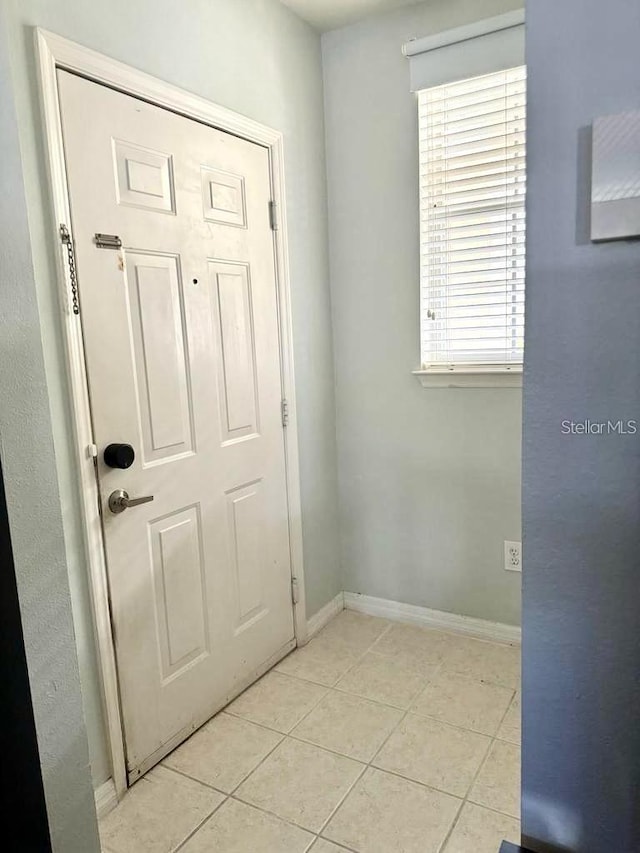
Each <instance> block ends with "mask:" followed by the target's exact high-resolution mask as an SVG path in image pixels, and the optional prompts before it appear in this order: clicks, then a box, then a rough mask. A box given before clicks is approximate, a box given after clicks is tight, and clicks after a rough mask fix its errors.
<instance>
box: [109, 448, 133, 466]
mask: <svg viewBox="0 0 640 853" xmlns="http://www.w3.org/2000/svg"><path fill="white" fill-rule="evenodd" d="M102 458H103V459H104V464H105V465H108V466H109V468H130V467H131V466H132V465H133V460H134V459H135V458H136V454H135V451H134V449H133V447H131V445H130V444H109V445H107V447H105V449H104V453H103V455H102Z"/></svg>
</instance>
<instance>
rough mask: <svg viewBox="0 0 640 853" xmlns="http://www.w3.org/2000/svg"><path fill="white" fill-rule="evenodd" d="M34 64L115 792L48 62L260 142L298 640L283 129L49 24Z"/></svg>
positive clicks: (106, 656)
mask: <svg viewBox="0 0 640 853" xmlns="http://www.w3.org/2000/svg"><path fill="white" fill-rule="evenodd" d="M34 34H35V42H36V54H37V61H38V67H39V74H38V77H39V84H40V96H41V97H40V101H41V110H42V120H43V123H44V131H45V139H46V156H47V165H48V172H49V182H50V188H51V198H52V205H51V221H50V224H51V236H52V239H53V240H54V242H55V245H56V246H58V251H57V273H58V274H57V279H58V286H59V295H60V300H61V310H62V316H63V326H64V344H65V363H66V368H67V377H68V381H69V387H70V397H71V406H72V419H73V422H74V429H75V436H74V438H75V445H76V460H77V469H78V486H79V488H80V494H81V506H82V521H83V527H84V532H85V546H86V559H87V565H88V568H89V580H90V589H91V599H92V609H93V617H94V623H95V630H96V643H97V654H98V663H99V667H100V675H101V681H102V688H103V699H104V707H105V716H106V723H107V735H108V741H109V748H110V755H111V766H112V773H113V781H114V783H115V787H116V792H117V795H118V797H121V796H122V794H123V793H124V792H125V791H126V789H127V773H126V765H125V746H124V735H123V728H122V716H121V710H120V692H119V687H118V679H117V668H116V656H115V647H114V639H113V633H112V627H111V614H110V608H109V590H108V582H107V573H106V563H105V557H104V543H103V536H102V525H101V523H100V517H99V514H98V487H97V482H96V478H95V473H94V460H93V456H92V454H91V448H92V447H93V444H94V442H93V430H92V426H91V414H90V408H89V392H88V384H87V374H86V365H85V360H84V344H83V337H82V327H81V324H80V321H79V318H78V316H77V315H75V314H74V313H73V310H72V305H71V301H70V293H71V290H70V282H69V280H68V273H67V266H66V264H65V262H64V255H63V252H62V248H63V246H62V245H61V244H60V239H59V233H58V229H59V227H60V224H61V223H65V224H66V225H67V226H68V227H70V225H71V213H70V201H69V194H68V190H67V179H66V166H65V159H64V149H63V143H62V122H61V115H60V102H59V97H58V81H57V75H56V69H58V68H62V69H65V70H67V71H73V72H76V73H77V74H81V75H82V76H83V77H86V78H87V79H89V80H92V81H94V82H96V83H101V84H103V85H106V86H109V87H111V88H113V89H117V90H119V91H121V92H123V93H125V94H128V95H133V96H134V97H137V98H141V99H143V100H145V101H149V102H150V103H152V104H155V105H157V106H159V107H164V108H165V109H168V110H171V111H172V112H175V113H178V114H180V115H183V116H185V117H186V118H191V119H195V120H196V121H199V122H202V123H204V124H207V125H210V126H211V127H215V128H217V129H218V130H222V131H225V132H227V133H231V134H233V135H235V136H239V137H242V138H243V139H246V140H248V141H249V142H255V143H257V144H258V145H262V146H263V147H265V148H267V150H268V152H269V167H270V178H271V193H272V199H273V201H274V202H275V203H276V205H277V209H278V223H277V224H278V227H277V229H275V230H274V231H273V232H272V233H273V239H274V251H275V264H276V279H277V297H278V321H279V334H280V363H281V382H282V396H283V399H285V400H286V401H287V403H288V416H289V417H288V424H287V427H286V428H285V429H284V446H285V461H286V480H287V502H288V512H289V549H290V555H291V573H292V577H294V578H296V580H297V585H298V591H299V595H298V601H297V603H295V604H293V615H294V626H295V637H296V643H297V645H298V646H301V645H304V643H305V642H306V640H307V620H306V606H305V594H304V566H303V550H302V518H301V501H300V473H299V452H298V431H297V417H296V397H295V384H294V367H293V327H292V316H291V293H290V277H289V250H288V238H287V233H288V232H287V211H286V204H285V183H284V153H283V138H282V133H280V132H279V131H277V130H273V129H272V128H270V127H267V126H265V125H263V124H259V123H258V122H255V121H253V120H252V119H250V118H247V117H246V116H243V115H241V114H239V113H236V112H233V111H232V110H228V109H226V108H225V107H221V106H218V105H217V104H214V103H212V102H211V101H207V100H206V99H204V98H201V97H199V96H198V95H194V94H192V93H191V92H187V91H185V90H184V89H180V88H178V87H176V86H173V85H171V84H170V83H165V82H163V81H162V80H158V79H157V78H155V77H152V76H150V75H149V74H146V73H144V72H142V71H138V70H137V69H135V68H131V67H130V66H128V65H125V64H124V63H122V62H118V61H117V60H114V59H110V58H109V57H107V56H104V55H103V54H101V53H97V52H96V51H94V50H91V49H89V48H86V47H83V46H82V45H79V44H77V43H75V42H72V41H69V40H68V39H65V38H62V37H61V36H58V35H55V33H51V32H48V31H47V30H43V29H41V28H40V27H35V28H34Z"/></svg>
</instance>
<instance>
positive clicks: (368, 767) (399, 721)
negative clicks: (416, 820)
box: [320, 622, 440, 837]
mask: <svg viewBox="0 0 640 853" xmlns="http://www.w3.org/2000/svg"><path fill="white" fill-rule="evenodd" d="M392 626H393V623H392V622H390V623H389V625H387V628H386V629H385V630H384V631H383V632H382V633H381V634H380V636H379V637H377V638H376V639H375V640H374V642H373V643H372V644H371V645H370V646H369V648H368V649H367V652H365V653H364V654H363V655H362V657H364V655H365V654H367V653H368V652H370V651H371V650H372V649H373V648H374V647H375V646H376V645H377V644H378V643H379V642H380V640H381V639H382V637H384V635H385V634H387V633H388V632H389V631H390V630H391V628H392ZM439 670H440V664H438V665H437V666H436V669H435V672H434V675H435V674H436V673H437V672H438V671H439ZM348 671H349V670H347V672H348ZM346 674H347V673H346V672H345V673H344V675H346ZM344 675H343V676H341V677H344ZM432 677H433V676H432ZM428 683H429V680H427V681H426V683H425V685H424V687H423V688H422V689H424V688H425V687H426V686H427V685H428ZM334 689H335V688H334ZM343 692H346V691H343ZM420 692H421V691H417V692H416V694H415V696H414V697H413V699H412V700H411V702H410V703H409V707H408V708H406V709H403V708H395V710H398V711H403V712H404V713H403V714H402V716H401V717H400V719H399V720H398V722H397V723H396V725H395V726H393V728H392V729H391V731H390V732H389V734H388V735H387V736H386V737H385V738H384V740H383V741H382V743H381V744H380V746H379V748H378V749H376V750H375V752H374V753H373V755H372V756H371V758H370V759H369V761H368V762H367V763H366V764H365V766H364V768H363V770H362V773H360V775H359V776H358V778H357V779H356V781H355V782H354V783H353V785H352V786H351V787H350V788H349V790H348V791H347V793H346V794H345V796H344V797H343V798H342V799H341V800H340V802H339V803H338V804H337V806H336V807H335V809H334V810H333V811H332V812H331V814H330V815H329V817H328V818H327V820H326V821H325V822H324V824H323V826H322V828H321V829H320V837H324V836H322V833H323V832H324V831H325V829H326V828H327V826H328V825H329V823H330V822H331V821H332V819H333V818H334V816H335V815H336V814H337V812H338V810H339V809H340V808H341V806H342V805H343V804H344V802H345V800H346V799H347V797H348V795H349V794H350V793H351V791H352V790H353V789H354V787H355V786H356V784H357V783H358V782H359V781H360V780H361V779H362V777H363V776H364V774H365V773H366V772H367V770H368V769H370V768H371V769H373V770H378V769H379V768H377V767H375V765H373V762H374V761H375V759H376V758H377V756H378V755H379V754H380V751H381V750H382V749H383V748H384V747H385V745H386V744H387V742H388V741H389V739H390V738H391V737H392V736H393V735H394V734H395V733H396V731H397V730H398V729H399V727H400V726H401V725H402V723H403V721H404V720H405V719H406V716H407V714H408V713H409V708H410V707H411V705H412V704H413V702H414V701H415V699H416V698H417V696H418V695H419V693H420ZM351 695H353V694H351ZM356 695H357V694H356ZM361 698H366V697H361ZM379 704H383V703H379ZM386 707H394V706H386ZM401 778H404V777H401ZM407 781H411V780H407ZM423 787H426V786H423Z"/></svg>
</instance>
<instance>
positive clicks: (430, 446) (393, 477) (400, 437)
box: [322, 0, 522, 624]
mask: <svg viewBox="0 0 640 853" xmlns="http://www.w3.org/2000/svg"><path fill="white" fill-rule="evenodd" d="M521 5H522V3H521V2H520V0H482V2H477V0H431V2H428V3H422V4H420V5H417V6H413V7H409V8H406V9H401V10H399V11H398V12H395V13H392V14H388V15H383V16H380V17H376V18H372V19H370V20H368V21H364V22H362V23H359V24H354V25H352V26H350V27H345V28H344V29H341V30H336V31H334V32H331V33H328V34H326V35H325V36H323V39H322V48H323V61H324V77H325V125H326V135H327V161H328V193H329V229H330V263H331V301H332V308H333V335H334V353H335V363H336V395H337V396H336V403H337V433H338V447H339V466H338V470H339V485H340V513H341V559H342V566H343V573H344V585H345V589H346V590H349V591H352V592H360V593H365V594H367V595H373V596H380V597H382V598H389V599H395V600H398V601H403V602H408V603H410V604H416V605H423V606H426V607H432V608H437V609H440V610H446V611H451V612H453V613H461V614H466V615H469V616H476V617H480V618H484V619H490V620H495V621H498V622H507V623H513V624H518V623H519V620H520V576H519V575H517V574H513V573H509V572H505V571H504V568H503V565H504V561H503V541H504V540H505V539H509V540H519V539H520V444H521V398H522V394H521V391H520V390H519V389H504V388H498V389H457V390H454V389H448V388H447V389H428V390H427V389H424V388H423V387H422V386H421V385H420V383H419V382H418V379H417V378H416V377H415V376H412V375H411V371H412V370H414V369H415V368H417V367H419V360H420V359H419V353H420V345H419V315H418V306H419V293H418V287H419V268H418V264H419V246H418V150H417V144H418V143H417V139H418V134H417V106H416V99H415V96H414V95H412V94H411V93H410V92H409V69H408V62H407V60H406V59H405V58H404V57H403V56H402V55H401V52H400V49H401V46H402V44H403V43H404V42H405V41H407V39H408V38H411V37H420V36H425V35H429V34H430V33H436V32H440V31H442V30H446V29H449V28H451V27H455V26H459V25H462V24H465V23H469V22H471V21H474V20H478V19H481V18H486V17H490V16H491V15H496V14H500V13H501V12H505V11H508V10H510V9H514V8H519V7H521Z"/></svg>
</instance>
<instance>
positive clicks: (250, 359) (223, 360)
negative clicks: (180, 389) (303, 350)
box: [209, 261, 260, 443]
mask: <svg viewBox="0 0 640 853" xmlns="http://www.w3.org/2000/svg"><path fill="white" fill-rule="evenodd" d="M209 281H210V287H211V299H212V308H213V311H214V314H215V325H216V327H217V331H218V365H217V372H218V383H219V387H220V390H221V393H220V401H221V411H220V417H221V433H222V441H223V443H226V442H230V441H234V440H236V439H240V438H246V437H248V436H252V435H256V434H257V433H258V432H259V429H260V427H259V413H258V381H257V365H256V348H255V337H254V319H253V304H252V297H251V280H250V276H249V268H248V266H247V265H246V264H231V263H224V262H220V261H210V262H209Z"/></svg>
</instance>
